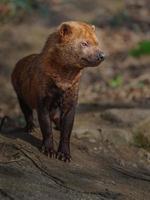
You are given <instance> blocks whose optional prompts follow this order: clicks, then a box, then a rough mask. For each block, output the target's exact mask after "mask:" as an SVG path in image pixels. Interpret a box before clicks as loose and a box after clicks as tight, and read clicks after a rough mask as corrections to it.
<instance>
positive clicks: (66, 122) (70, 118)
mask: <svg viewBox="0 0 150 200" xmlns="http://www.w3.org/2000/svg"><path fill="white" fill-rule="evenodd" d="M75 107H76V103H72V104H70V106H69V107H68V108H66V109H64V108H63V110H61V119H60V120H61V121H60V131H61V135H60V142H59V147H58V151H57V158H58V159H60V160H63V161H65V162H66V161H68V162H70V160H71V156H70V136H71V131H72V127H73V122H74V115H75Z"/></svg>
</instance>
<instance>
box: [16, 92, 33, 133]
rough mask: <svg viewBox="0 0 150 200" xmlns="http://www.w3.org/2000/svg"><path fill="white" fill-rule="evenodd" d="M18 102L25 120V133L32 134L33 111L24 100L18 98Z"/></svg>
mask: <svg viewBox="0 0 150 200" xmlns="http://www.w3.org/2000/svg"><path fill="white" fill-rule="evenodd" d="M18 101H19V104H20V108H21V110H22V112H23V114H24V117H25V120H26V126H25V131H27V132H28V133H30V132H32V130H33V128H34V123H33V111H32V109H31V108H30V107H29V106H28V105H27V104H26V103H25V102H24V100H23V99H22V98H21V97H19V96H18Z"/></svg>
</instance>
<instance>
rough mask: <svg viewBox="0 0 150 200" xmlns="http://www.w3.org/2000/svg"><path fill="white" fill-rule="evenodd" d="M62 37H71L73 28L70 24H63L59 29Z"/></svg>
mask: <svg viewBox="0 0 150 200" xmlns="http://www.w3.org/2000/svg"><path fill="white" fill-rule="evenodd" d="M59 33H60V35H61V37H65V36H69V35H70V34H71V33H72V28H71V26H70V25H69V24H66V23H64V24H62V25H61V26H60V29H59Z"/></svg>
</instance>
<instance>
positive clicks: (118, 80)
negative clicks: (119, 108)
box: [109, 75, 123, 88]
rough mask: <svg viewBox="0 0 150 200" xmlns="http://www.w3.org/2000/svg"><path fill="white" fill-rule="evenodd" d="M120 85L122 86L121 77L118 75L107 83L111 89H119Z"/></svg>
mask: <svg viewBox="0 0 150 200" xmlns="http://www.w3.org/2000/svg"><path fill="white" fill-rule="evenodd" d="M122 84H123V77H122V76H121V75H118V76H116V77H115V78H113V79H112V80H110V81H109V85H110V86H111V87H113V88H116V87H120V86H121V85H122Z"/></svg>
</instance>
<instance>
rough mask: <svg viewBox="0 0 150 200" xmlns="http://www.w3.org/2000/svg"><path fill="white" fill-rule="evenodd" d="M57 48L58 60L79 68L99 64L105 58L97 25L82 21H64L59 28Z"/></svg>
mask: <svg viewBox="0 0 150 200" xmlns="http://www.w3.org/2000/svg"><path fill="white" fill-rule="evenodd" d="M57 34H58V38H59V40H58V43H57V44H56V46H55V48H56V49H55V50H56V52H57V55H58V60H59V61H60V62H61V63H63V64H64V65H66V66H70V67H71V66H73V67H78V68H84V67H92V66H93V67H94V66H98V65H99V64H100V63H101V62H102V61H103V60H104V57H105V55H104V53H103V52H102V51H101V49H100V46H99V43H98V40H97V37H96V35H95V27H94V26H92V25H89V24H86V23H82V22H75V21H69V22H64V23H62V24H61V25H60V26H59V28H58V30H57Z"/></svg>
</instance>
